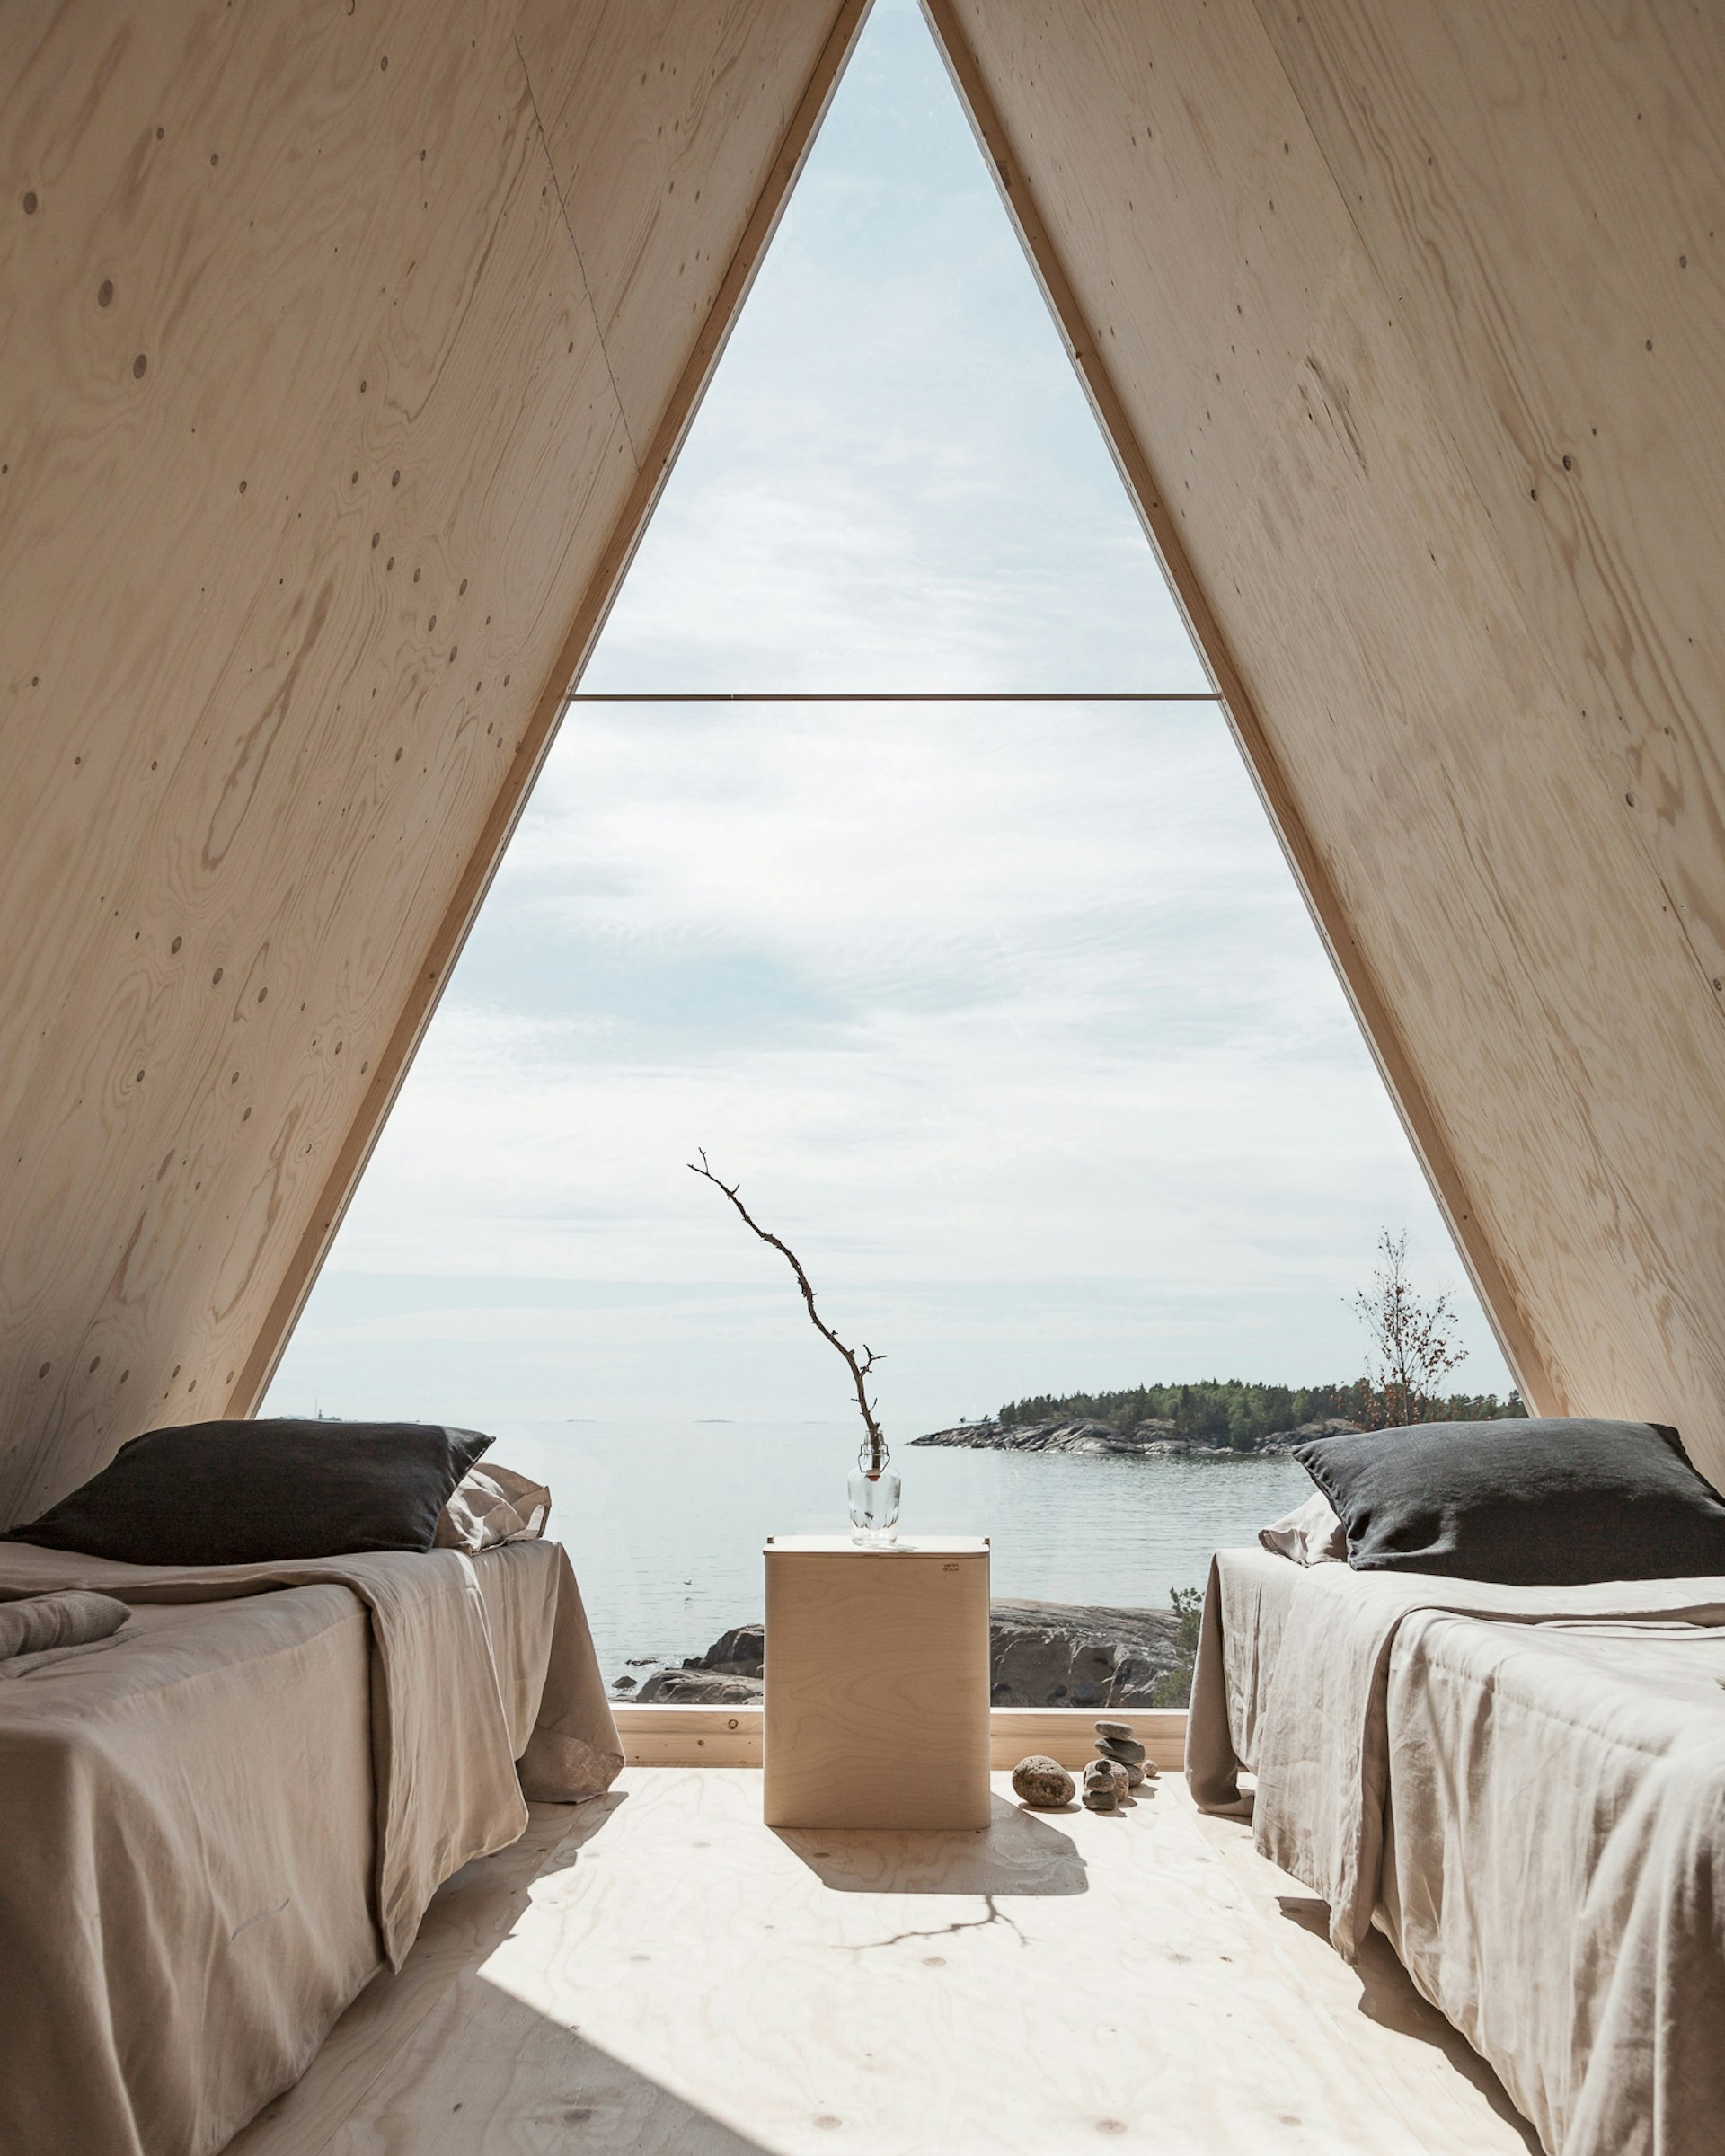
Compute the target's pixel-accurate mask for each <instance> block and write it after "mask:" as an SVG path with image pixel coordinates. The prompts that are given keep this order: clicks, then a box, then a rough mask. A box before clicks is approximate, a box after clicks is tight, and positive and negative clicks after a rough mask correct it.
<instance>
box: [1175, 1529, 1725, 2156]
mask: <svg viewBox="0 0 1725 2156" xmlns="http://www.w3.org/2000/svg"><path fill="white" fill-rule="evenodd" d="M1721 1626H1725V1579H1689V1580H1659V1581H1637V1582H1629V1583H1625V1582H1621V1581H1619V1582H1613V1583H1606V1584H1605V1585H1601V1586H1587V1587H1565V1588H1527V1587H1506V1586H1493V1585H1490V1584H1487V1583H1482V1582H1473V1581H1466V1580H1451V1579H1444V1578H1437V1577H1425V1576H1420V1575H1415V1574H1401V1575H1384V1574H1370V1573H1356V1572H1353V1571H1350V1570H1349V1569H1348V1568H1346V1567H1342V1566H1323V1567H1319V1568H1313V1569H1311V1570H1302V1569H1301V1568H1299V1567H1297V1566H1295V1565H1291V1564H1289V1563H1288V1562H1287V1560H1285V1559H1282V1558H1279V1557H1273V1556H1269V1555H1267V1554H1266V1553H1265V1552H1263V1551H1222V1552H1220V1553H1219V1554H1218V1556H1217V1557H1216V1560H1215V1562H1214V1563H1213V1565H1212V1568H1211V1574H1210V1583H1209V1588H1208V1592H1207V1599H1206V1607H1205V1618H1204V1628H1203V1632H1202V1636H1201V1638H1200V1641H1199V1657H1198V1666H1197V1669H1196V1671H1195V1674H1194V1679H1193V1688H1192V1712H1191V1719H1190V1728H1189V1733H1188V1766H1187V1772H1188V1779H1189V1780H1190V1783H1191V1786H1192V1790H1193V1794H1194V1796H1195V1797H1196V1798H1197V1800H1198V1801H1199V1804H1200V1805H1203V1806H1205V1807H1206V1808H1208V1809H1212V1810H1233V1811H1246V1810H1249V1811H1250V1812H1251V1814H1252V1822H1253V1839H1254V1842H1256V1845H1257V1846H1258V1848H1259V1849H1260V1850H1261V1851H1262V1852H1263V1853H1264V1854H1265V1855H1266V1856H1268V1857H1269V1858H1270V1859H1271V1860H1272V1861H1274V1862H1276V1863H1278V1864H1279V1865H1280V1866H1282V1868H1283V1869H1286V1870H1287V1871H1290V1872H1291V1873H1293V1875H1294V1876H1295V1877H1296V1878H1298V1879H1300V1880H1302V1881H1303V1882H1305V1884H1306V1885H1307V1886H1311V1887H1312V1888H1313V1889H1314V1892H1316V1893H1318V1894H1319V1895H1323V1898H1324V1899H1325V1900H1326V1901H1327V1902H1328V1903H1329V1904H1330V1910H1331V1938H1332V1940H1334V1942H1335V1944H1336V1945H1337V1947H1338V1948H1340V1951H1342V1952H1343V1953H1344V1954H1347V1955H1349V1956H1350V1957H1351V1956H1352V1955H1353V1954H1354V1953H1355V1952H1357V1950H1358V1946H1359V1943H1360V1941H1361V1940H1363V1938H1364V1935H1365V1930H1366V1927H1367V1924H1368V1923H1369V1922H1371V1921H1372V1917H1373V1913H1374V1910H1375V1909H1376V1908H1378V1907H1379V1904H1380V1902H1381V1903H1382V1904H1384V1906H1383V1909H1382V1911H1381V1914H1380V1921H1383V1922H1384V1925H1385V1928H1386V1929H1387V1930H1389V1931H1390V1933H1391V1936H1392V1938H1393V1940H1395V1943H1396V1944H1397V1947H1398V1949H1399V1950H1400V1951H1401V1952H1402V1957H1403V1959H1404V1960H1405V1961H1406V1962H1407V1964H1408V1966H1409V1969H1410V1971H1411V1974H1412V1975H1413V1977H1414V1980H1415V1982H1416V1984H1419V1986H1420V1990H1421V1991H1422V1992H1423V1993H1425V1995H1426V1996H1427V1997H1428V1998H1429V1999H1430V2000H1431V2001H1433V2003H1434V2004H1436V2005H1437V2006H1438V2007H1439V2008H1440V2009H1441V2010H1443V2011H1444V2012H1445V2013H1446V2014H1447V2015H1448V2016H1449V2018H1450V2019H1452V2020H1454V2021H1455V2023H1456V2025H1457V2026H1458V2027H1460V2028H1462V2029H1463V2031H1464V2034H1466V2035H1467V2036H1468V2037H1469V2039H1470V2041H1472V2042H1473V2043H1474V2045H1475V2046H1476V2047H1477V2048H1478V2049H1479V2050H1480V2051H1481V2052H1482V2054H1483V2055H1484V2056H1485V2057H1486V2058H1488V2059H1489V2060H1490V2061H1491V2063H1492V2065H1493V2066H1494V2067H1496V2068H1497V2070H1498V2072H1499V2074H1500V2075H1501V2076H1502V2078H1503V2080H1504V2081H1505V2083H1506V2086H1507V2087H1508V2089H1509V2090H1510V2093H1511V2094H1512V2096H1514V2097H1515V2099H1516V2100H1517V2103H1519V2104H1520V2105H1521V2107H1523V2109H1524V2110H1525V2111H1526V2113H1527V2115H1528V2116H1529V2117H1530V2118H1531V2119H1532V2120H1533V2122H1534V2124H1535V2127H1536V2128H1537V2129H1538V2131H1539V2132H1540V2134H1541V2136H1542V2138H1543V2139H1544V2143H1545V2146H1546V2147H1547V2148H1548V2149H1549V2150H1551V2151H1553V2152H1554V2156H1639V2152H1647V2156H1700V2152H1702V2151H1711V2150H1712V2149H1714V2148H1716V2147H1719V2146H1721V2145H1725V2131H1721V2125H1720V2121H1721V2119H1725V2041H1721V2026H1722V2025H1721V2019H1720V2018H1719V2010H1718V2004H1717V2002H1718V2001H1719V2000H1720V1996H1721V1984H1725V1935H1722V1934H1721V1917H1720V1914H1719V1912H1720V1911H1721V1909H1725V1881H1721V1882H1720V1886H1721V1893H1720V1895H1719V1896H1718V1897H1717V1898H1715V1896H1714V1893H1713V1886H1714V1880H1713V1870H1714V1867H1715V1865H1719V1864H1725V1814H1722V1812H1721V1804H1722V1802H1725V1799H1722V1798H1721V1790H1722V1789H1725V1781H1722V1780H1721V1772H1722V1771H1725V1692H1721V1690H1720V1688H1719V1686H1718V1685H1717V1684H1713V1685H1712V1686H1711V1689H1710V1686H1709V1681H1708V1673H1706V1672H1704V1671H1703V1663H1704V1661H1705V1659H1706V1657H1708V1656H1709V1655H1710V1654H1711V1655H1712V1656H1714V1657H1717V1658H1718V1660H1719V1667H1720V1671H1721V1674H1725V1636H1721V1633H1720V1631H1719V1630H1718V1628H1720V1627H1721ZM1673 1657H1676V1660H1675V1662H1674V1660H1673ZM1685 1657H1687V1659H1686V1660H1685ZM1607 1666H1610V1668H1611V1670H1612V1672H1613V1674H1612V1675H1611V1677H1610V1681H1609V1682H1607V1681H1606V1669H1607ZM1684 1673H1686V1674H1684ZM1242 1769H1245V1770H1248V1771H1251V1772H1254V1773H1255V1775H1256V1789H1255V1792H1254V1793H1253V1794H1252V1796H1243V1793H1242V1791H1241V1788H1240V1783H1239V1779H1238V1778H1239V1774H1240V1772H1241V1770H1242ZM1392 1829H1393V1831H1391V1830H1392Z"/></svg>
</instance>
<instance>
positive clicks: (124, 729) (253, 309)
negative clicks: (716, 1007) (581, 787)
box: [0, 0, 861, 1518]
mask: <svg viewBox="0 0 1725 2156" xmlns="http://www.w3.org/2000/svg"><path fill="white" fill-rule="evenodd" d="M860 13H861V0H833V4H831V5H825V4H823V5H819V6H810V5H799V4H794V0H737V4H728V5H723V6H712V7H706V6H702V7H694V6H692V5H687V4H684V5H662V6H660V7H659V8H658V9H657V10H656V11H653V12H652V13H650V14H649V12H648V11H645V10H642V9H638V8H636V7H634V6H632V5H630V4H625V0H579V4H575V5H572V6H571V5H562V4H552V0H451V4H450V5H448V6H447V7H441V8H438V9H437V10H434V11H430V12H429V13H428V12H427V11H425V10H423V9H419V8H414V7H412V6H410V5H408V4H406V0H376V4H367V5H366V6H364V7H363V8H360V9H358V10H346V11H344V10H341V9H339V8H331V7H328V6H325V5H323V4H320V0H272V4H270V5H269V6H263V7H253V8H248V9H244V10H238V9H228V8H226V7H223V6H220V5H217V4H214V0H152V4H151V5H149V6H147V7H146V6H143V5H140V4H137V0H91V4H87V5H79V6H76V7H73V6H69V5H68V6H65V7H62V8H59V9H48V8H43V9H40V10H32V11H28V12H26V13H19V14H17V15H15V17H14V19H13V23H12V34H11V36H10V37H9V39H8V40H7V41H6V45H5V49H4V56H0V341H3V342H4V349H5V351H6V354H7V364H6V367H5V369H4V376H0V588H4V591H5V593H6V600H7V604H6V606H5V609H4V615H0V690H3V692H4V695H5V697H6V700H7V704H8V712H7V723H6V727H5V730H4V773H5V792H4V808H3V809H0V814H3V815H4V832H5V837H6V867H5V874H4V881H3V882H0V935H3V936H4V948H5V950H6V954H7V958H6V975H5V986H4V1000H3V1001H0V1049H3V1051H4V1052H3V1053H0V1161H4V1178H3V1179H0V1188H3V1189H4V1198H3V1199H0V1335H3V1337H4V1349H3V1351H0V1430H3V1431H4V1436H0V1518H4V1517H18V1516H21V1515H24V1514H26V1513H28V1512H29V1511H31V1510H32V1509H35V1508H36V1507H38V1506H39V1505H40V1503H41V1502H43V1501H46V1500H48V1499H49V1498H52V1497H53V1496H54V1495H55V1494H57V1492H58V1491H60V1490H62V1489H66V1487H68V1486H69V1485H71V1484H72V1483H74V1482H75V1481H77V1480H80V1479H81V1478H82V1477H83V1476H84V1475H85V1474H86V1473H88V1472H89V1471H91V1470H92V1469H93V1468H94V1467H95V1466H96V1465H98V1464H99V1463H100V1462H101V1461H102V1459H103V1458H105V1457H106V1456H107V1455H108V1454H109V1453H111V1450H112V1449H113V1447H114V1446H115V1445H117V1444H118V1443H119V1442H120V1441H121V1440H123V1439H124V1438H125V1437H127V1436H130V1435H132V1434H133V1433H134V1432H135V1431H137V1430H138V1429H141V1428H145V1427H150V1425H151V1424H152V1423H155V1422H159V1421H162V1420H164V1419H170V1418H174V1417H184V1416H191V1417H196V1416H197V1415H199V1414H201V1413H208V1412H221V1411H222V1410H223V1409H225V1408H232V1409H233V1410H234V1411H243V1410H244V1409H247V1408H249V1407H250V1406H251V1405H252V1403H253V1402H254V1401H255V1400H256V1398H257V1397H258V1396H259V1394H260V1393H261V1389H262V1387H263V1385H264V1383H266V1382H267V1380H268V1376H269V1373H270V1368H271V1367H272V1365H273V1362H274V1359H275V1356H277V1354H278V1353H279V1349H280V1347H281V1345H282V1343H283V1341H284V1340H285V1339H286V1336H287V1332H288V1330H289V1328H290V1326H291V1322H292V1319H293V1316H294V1314H295V1312H296V1310H297V1308H298V1306H299V1303H300V1301H301V1300H302V1299H303V1296H304V1294H305V1290H306V1288H307V1286H309V1283H310V1280H311V1278H312V1277H313V1275H314V1272H315V1268H316V1264H317V1262H318V1260H319V1259H320V1257H321V1255H322V1252H323V1250H324V1249H325V1248H326V1247H327V1244H328V1241H329V1238H330V1236H331V1235H332V1233H333V1230H334V1226H335V1224H336V1222H337V1220H338V1219H339V1217H340V1213H341V1207H342V1206H344V1205H345V1203H346V1200H347V1197H348V1195H349V1192H350V1190H351V1188H352V1186H353V1183H354V1181H355V1180H356V1178H357V1176H358V1171H359V1170H360V1168H361V1167H362V1166H363V1164H364V1161H365V1158H366V1156H367V1152H368V1149H369V1146H370V1144H371V1143H372V1142H373V1140H374V1138H375V1136H376V1131H377V1129H378V1127H379V1126H380V1124H381V1120H382V1118H383V1115H384V1113H385V1110H386V1109H387V1106H388V1103H389V1101H390V1100H391V1099H392V1097H393V1095H394V1090H395V1088H396V1086H397V1085H398V1084H399V1082H400V1079H401V1076H402V1074H403V1071H404V1070H405V1068H406V1065H407V1063H408V1061H409V1059H410V1058H411V1052H412V1049H413V1047H414V1046H415V1044H416V1043H417V1041H418V1039H419V1038H420V1032H421V1030H422V1029H423V1025H424V1022H425V1020H426V1017H427V1015H428V1013H429V1010H430V1009H431V1007H432V1005H433V1004H434V1003H435V1001H436V997H437V994H438V991H439V989H440V988H441V985H442V983H443V981H444V979H445V978H446V977H447V972H448V969H449V967H450V964H451V963H452V961H453V959H454V957H455V955H456V952H457V951H458V950H459V947H460V943H461V941H462V938H463V936H464V933H465V931H466V927H467V925H468V923H469V922H470V921H471V918H472V916H473V911H474V909H475V907H476V906H477V904H478V901H479V899H480V897H482V894H483V891H484V888H485V887H486V884H487V882H488V880H489V878H490V875H491V871H492V869H493V868H494V866H495V862H496V860H497V858H498V856H499V854H500V851H501V847H502V845H503V844H504V843H505V841H506V839H507V837H508V835H509V829H510V827H511V826H512V823H513V820H514V818H515V817H516V815H517V814H518V812H519V808H520V806H521V803H522V801H523V800H524V799H525V796H526V789H527V786H528V784H529V782H530V781H531V778H532V775H533V773H534V771H535V769H536V767H537V764H538V763H539V760H540V758H541V757H542V755H543V754H544V749H545V747H546V746H547V744H548V742H549V740H550V738H551V735H552V732H553V727H554V723H555V718H556V714H557V711H558V702H559V698H560V697H561V695H562V691H563V690H564V688H565V687H566V686H567V684H568V682H569V679H570V678H571V675H572V674H573V673H574V672H575V671H576V670H577V669H578V667H579V665H580V663H581V661H582V659H583V658H584V656H585V653H586V650H587V649H588V646H589V645H590V643H591V641H592V638H593V636H594V634H595V633H596V632H597V626H598V624H599V623H600V622H601V621H602V619H603V616H604V612H605V609H606V605H608V603H609V598H610V595H611V592H612V591H613V589H614V588H615V584H616V581H617V579H618V578H619V577H620V575H621V572H622V570H623V568H624V564H625V563H626V561H627V559H628V556H629V552H630V550H631V549H632V546H633V544H634V543H635V540H636V538H637V537H638V535H639V532H640V530H641V526H642V524H643V523H644V520H645V517H646V516H647V514H648V512H649V510H650V508H651V505H652V501H653V499H655V497H656V493H657V490H658V487H659V484H660V483H661V482H662V479H663V475H664V472H665V471H666V469H668V464H669V461H670V458H671V456H672V455H673V454H674V452H675V449H676V446H677V442H678V441H679V440H680V438H681V433H682V429H684V427H685V426H686V423H687V420H688V418H689V415H690V413H691V412H692V411H693V409H694V402H695V401H696V399H697V398H698V395H699V392H700V388H701V386H702V384H703V383H704V381H705V380H706V378H707V376H708V374H709V372H710V370H711V366H712V360H713V358H714V357H715V356H716V354H717V352H718V350H719V349H720V346H721V343H722V340H723V337H724V334H725V332H726V331H727V329H728V327H729V323H730V319H731V316H732V314H734V311H735V307H736V305H737V303H738V301H739V297H740V295H741V292H742V290H743V289H744V287H745V286H746V284H747V277H748V275H749V273H750V271H751V270H752V267H753V263H754V261H755V260H756V258H757V256H758V252H759V250H760V248H761V246H762V245H763V244H764V242H765V236H766V235H767V234H768V233H769V232H770V230H771V226H772V222H773V219H774V216H776V214H777V211H778V208H779V207H780V205H781V204H782V202H783V196H784V193H785V191H786V189H787V188H788V185H789V182H790V180H791V178H792V176H793V174H794V172H795V169H796V165H797V162H798V159H799V158H800V156H801V152H802V150H803V148H804V147H805V146H806V143H807V140H808V137H809V133H810V131H811V130H812V128H813V126H814V124H815V123H816V121H817V120H818V116H819V113H820V111H821V110H822V109H823V108H824V102H825V99H826V97H827V95H828V94H829V93H830V90H831V87H832V84H833V83H834V81H835V80H836V75H837V71H838V68H839V66H840V65H841V64H842V61H843V58H844V57H845V52H846V51H847V49H848V44H849V40H850V39H851V37H852V36H853V35H854V30H855V27H856V23H857V22H858V20H859V18H860ZM643 36H656V37H657V39H658V40H659V54H660V57H664V56H665V55H666V54H667V53H669V54H672V55H674V56H675V55H676V54H677V52H678V50H679V49H686V59H685V60H684V61H683V62H682V63H681V64H680V66H678V68H677V69H675V70H673V69H670V68H667V69H665V70H663V71H662V72H661V71H659V70H658V69H648V70H647V71H646V73H645V75H643V72H642V69H641V66H640V61H641V40H642V38H643ZM588 137H592V138H595V139H600V138H602V139H604V140H606V142H609V143H612V144H614V145H615V146H617V147H616V152H615V156H614V158H613V159H612V164H611V169H612V171H613V172H614V175H615V181H616V184H617V187H618V189H619V205H620V207H619V208H618V216H619V221H620V225H627V227H628V229H629V230H630V231H632V232H634V231H637V230H638V229H642V230H644V231H645V232H646V234H647V238H648V240H650V245H647V248H646V254H645V256H644V258H643V261H644V267H640V266H639V265H638V269H639V273H638V274H634V275H632V276H631V275H628V274H626V273H624V274H622V281H621V282H620V283H619V284H618V285H617V287H616V288H615V289H607V291H606V295H605V297H604V301H603V306H602V307H601V304H600V302H599V301H598V300H597V298H596V296H595V294H594V292H593V290H592V289H590V288H589V287H588V282H587V278H586V275H585V272H584V270H583V267H582V259H581V246H580V243H579V239H578V234H577V232H576V229H575V225H574V221H573V218H572V217H571V214H570V211H569V207H568V206H567V205H566V203H565V200H564V199H563V182H562V175H561V174H560V173H559V172H557V170H556V167H555V161H554V157H553V154H552V151H551V149H550V145H551V144H553V143H554V142H556V141H557V140H560V139H562V140H564V141H574V140H579V139H586V138H588ZM625 144H626V145H627V150H626V155H625V152H624V145H625ZM692 163H693V164H694V165H699V166H701V167H702V168H703V184H701V185H700V186H699V187H698V188H697V187H694V186H689V185H686V184H684V183H683V182H684V181H685V178H686V174H687V172H688V171H689V170H690V169H691V164H692ZM708 166H710V167H711V168H712V178H711V180H710V181H707V180H706V179H705V172H706V168H707V167H708ZM605 177H606V174H605V170H604V169H598V168H596V169H595V170H594V171H593V172H590V173H588V176H587V185H586V188H585V191H584V192H583V193H581V195H580V197H579V200H578V201H577V203H576V204H575V208H576V211H577V213H578V214H579V216H581V217H583V218H585V219H588V220H590V221H593V222H597V223H598V224H601V225H602V224H604V223H605V222H606V217H607V216H608V215H609V214H610V212H609V209H608V208H607V205H606V200H605V192H604V188H605ZM643 244H646V243H644V242H643ZM625 270H626V258H625ZM602 318H603V326H604V327H605V329H606V335H605V336H603V337H602V336H601V327H602Z"/></svg>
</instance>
